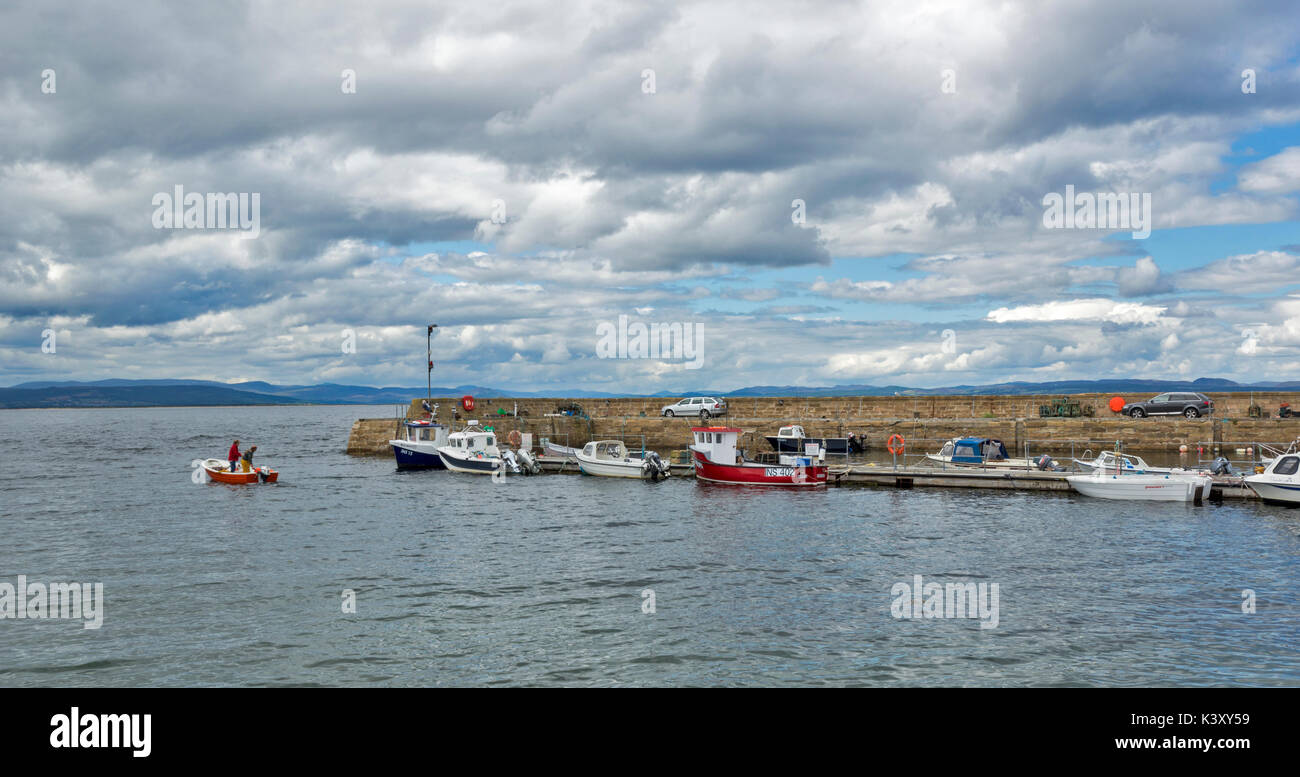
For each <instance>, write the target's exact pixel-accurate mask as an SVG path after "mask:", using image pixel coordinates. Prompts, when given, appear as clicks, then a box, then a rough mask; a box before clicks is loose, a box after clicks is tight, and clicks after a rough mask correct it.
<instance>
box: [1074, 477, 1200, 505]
mask: <svg viewBox="0 0 1300 777" xmlns="http://www.w3.org/2000/svg"><path fill="white" fill-rule="evenodd" d="M1066 480H1067V481H1069V483H1070V486H1071V487H1072V488H1074V490H1076V491H1078V492H1079V493H1081V494H1083V495H1084V496H1091V497H1097V498H1100V499H1124V500H1137V501H1145V502H1196V501H1203V500H1205V499H1207V498H1209V496H1210V488H1211V486H1212V485H1213V483H1214V481H1213V480H1212V479H1211V478H1210V477H1209V476H1208V475H1187V476H1181V477H1180V476H1171V475H1071V476H1069V477H1067V478H1066Z"/></svg>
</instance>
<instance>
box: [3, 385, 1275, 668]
mask: <svg viewBox="0 0 1300 777" xmlns="http://www.w3.org/2000/svg"><path fill="white" fill-rule="evenodd" d="M391 413H392V410H391V408H362V407H303V408H286V407H276V408H179V409H140V410H136V409H130V410H84V411H83V410H39V411H38V410H22V411H0V432H2V435H0V436H2V437H3V439H4V440H5V441H6V448H7V453H6V466H4V467H2V468H0V516H2V517H0V529H2V530H3V539H2V540H0V580H2V581H7V582H10V583H16V577H17V575H19V574H25V575H27V576H28V578H29V579H30V580H32V581H50V582H62V581H80V582H102V583H103V584H104V588H105V592H104V598H105V619H104V625H103V627H102V628H100V629H99V630H87V629H83V628H82V627H81V625H80V624H79V623H77V622H73V621H59V620H46V621H33V620H0V685H6V686H15V685H17V686H22V685H142V686H153V685H310V684H320V685H371V684H377V685H443V684H455V685H465V684H476V685H477V684H564V685H679V684H682V685H685V684H690V685H712V684H724V685H750V684H763V685H767V684H772V685H785V684H789V685H856V684H863V685H1296V684H1298V683H1300V604H1298V602H1297V594H1296V581H1297V579H1298V578H1300V561H1298V560H1297V559H1298V555H1297V554H1298V553H1300V510H1298V511H1288V510H1285V509H1280V508H1274V507H1268V506H1264V505H1261V504H1257V503H1227V504H1223V505H1206V506H1203V507H1191V506H1185V505H1176V504H1158V503H1151V504H1139V503H1123V502H1099V501H1096V500H1091V499H1088V498H1085V497H1082V496H1078V495H1047V494H1034V493H1001V492H985V491H978V490H969V491H968V490H940V489H935V490H924V489H918V490H914V491H896V490H892V489H872V488H857V487H852V488H831V489H827V490H823V491H820V492H816V491H813V492H789V491H781V490H747V489H739V488H732V487H726V486H710V485H706V484H697V483H695V482H693V481H692V480H690V479H685V478H678V479H673V480H669V481H667V482H664V483H659V484H649V483H642V482H637V481H622V480H610V479H605V478H590V477H578V476H560V475H552V476H542V477H534V478H514V479H510V480H508V481H506V482H504V483H501V484H494V483H492V482H491V481H490V479H487V478H482V477H476V476H469V475H456V474H451V473H446V472H414V473H399V472H397V471H396V470H395V469H394V467H393V463H392V461H391V459H378V458H371V459H359V458H350V457H348V456H346V455H344V454H343V449H344V446H345V442H346V440H347V435H348V431H349V429H350V427H351V424H352V421H353V420H354V419H356V418H358V417H377V416H384V415H389V414H391ZM234 437H239V438H240V439H242V440H243V441H244V442H245V444H250V443H251V444H256V445H258V446H259V463H260V464H269V465H271V466H274V467H276V468H277V469H279V470H280V471H281V477H282V479H283V482H282V483H280V484H277V485H267V486H257V487H233V486H224V485H218V484H203V485H198V484H195V483H193V482H191V479H190V468H189V467H190V462H191V461H192V460H193V459H196V458H206V457H209V456H215V457H218V458H224V454H225V451H226V449H227V448H228V447H229V445H230V441H231V440H232V439H233V438H234ZM918 574H919V575H922V576H924V578H925V580H926V581H927V582H929V581H933V582H953V581H971V582H976V583H980V582H984V583H997V584H998V586H999V592H1000V601H999V624H998V626H997V628H993V629H981V628H980V627H979V622H978V621H977V620H957V619H952V620H899V619H895V618H894V617H893V616H892V615H891V613H890V605H891V603H892V602H893V598H894V597H892V596H891V593H890V591H891V588H892V587H893V586H894V584H895V583H899V582H908V583H910V582H911V581H912V579H913V576H914V575H918ZM1247 588H1249V589H1253V590H1254V591H1255V592H1256V597H1257V599H1256V602H1257V604H1256V606H1257V612H1256V613H1255V614H1244V613H1243V612H1242V607H1241V602H1242V591H1243V589H1247ZM344 589H353V590H355V591H356V592H357V612H356V614H344V613H343V612H342V607H341V594H342V591H343V590H344ZM645 589H652V590H653V591H654V594H655V612H654V613H653V614H646V613H643V612H642V602H643V598H642V592H643V591H644V590H645Z"/></svg>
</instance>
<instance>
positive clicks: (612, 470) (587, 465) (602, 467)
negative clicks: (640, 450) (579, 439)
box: [577, 454, 641, 478]
mask: <svg viewBox="0 0 1300 777" xmlns="http://www.w3.org/2000/svg"><path fill="white" fill-rule="evenodd" d="M577 459H578V469H580V470H582V473H583V474H584V475H599V476H601V477H607V478H639V477H641V460H640V459H625V460H623V461H609V460H607V459H606V460H596V461H593V460H592V459H589V458H587V457H585V456H583V455H582V454H578V456H577Z"/></svg>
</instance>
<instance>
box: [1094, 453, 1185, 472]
mask: <svg viewBox="0 0 1300 777" xmlns="http://www.w3.org/2000/svg"><path fill="white" fill-rule="evenodd" d="M1074 463H1075V464H1078V465H1079V469H1083V470H1086V472H1105V473H1110V474H1117V472H1122V473H1123V474H1141V473H1147V474H1167V473H1170V472H1174V469H1173V468H1170V466H1152V465H1151V464H1147V460H1145V459H1143V457H1141V456H1135V455H1132V453H1115V452H1113V451H1102V452H1101V455H1100V456H1097V457H1096V459H1075V460H1074Z"/></svg>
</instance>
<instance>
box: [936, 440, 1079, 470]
mask: <svg viewBox="0 0 1300 777" xmlns="http://www.w3.org/2000/svg"><path fill="white" fill-rule="evenodd" d="M925 458H926V459H927V460H929V461H933V462H936V463H938V464H955V465H957V466H959V467H996V468H1001V469H1034V468H1036V467H1038V462H1037V461H1031V460H1029V459H1025V458H1016V459H1013V458H1011V456H1010V455H1009V454H1008V453H1007V446H1006V445H1003V444H1002V441H1001V440H994V439H990V438H987V437H954V438H953V439H951V440H949V441H948V442H946V443H944V444H943V448H942V449H940V450H939V452H938V453H927V454H925ZM1054 463H1055V462H1050V461H1049V464H1054Z"/></svg>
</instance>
